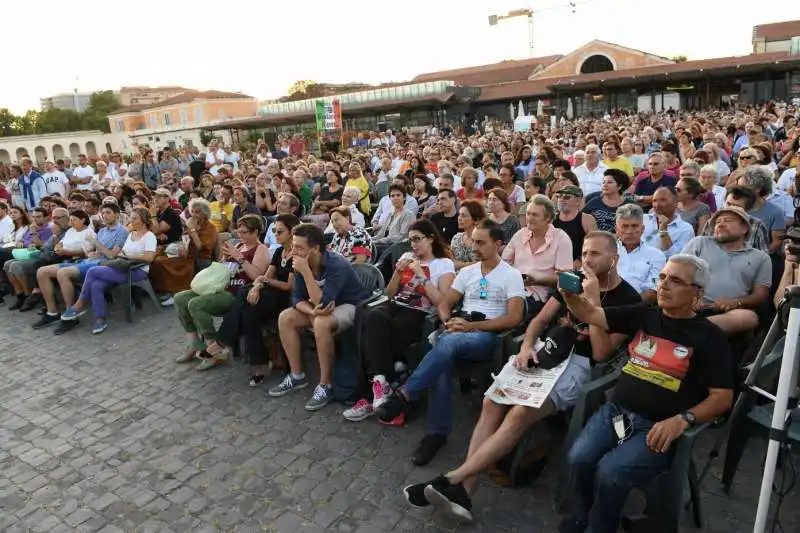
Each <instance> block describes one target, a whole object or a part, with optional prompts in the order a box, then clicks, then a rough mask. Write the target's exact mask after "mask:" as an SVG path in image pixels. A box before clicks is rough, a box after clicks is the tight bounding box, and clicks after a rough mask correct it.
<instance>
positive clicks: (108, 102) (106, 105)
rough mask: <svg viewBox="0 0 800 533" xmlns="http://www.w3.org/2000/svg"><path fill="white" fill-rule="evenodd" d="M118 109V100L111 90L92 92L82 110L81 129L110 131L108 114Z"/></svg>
mask: <svg viewBox="0 0 800 533" xmlns="http://www.w3.org/2000/svg"><path fill="white" fill-rule="evenodd" d="M117 109H119V100H117V96H116V95H115V94H114V92H113V91H100V92H97V93H92V96H91V98H90V99H89V105H88V106H87V107H86V111H84V112H83V129H87V130H101V131H104V132H106V133H110V132H111V129H110V127H109V125H108V114H109V113H111V112H112V111H116V110H117Z"/></svg>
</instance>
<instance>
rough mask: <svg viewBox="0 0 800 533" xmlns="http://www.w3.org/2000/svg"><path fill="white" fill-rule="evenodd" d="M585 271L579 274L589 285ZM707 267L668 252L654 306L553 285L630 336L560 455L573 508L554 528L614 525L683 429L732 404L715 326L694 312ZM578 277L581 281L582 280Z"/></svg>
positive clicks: (666, 463) (580, 311)
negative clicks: (605, 303)
mask: <svg viewBox="0 0 800 533" xmlns="http://www.w3.org/2000/svg"><path fill="white" fill-rule="evenodd" d="M592 278H593V276H592V274H591V273H587V282H589V283H597V280H596V279H594V280H593V279H592ZM710 278H711V271H710V270H709V267H708V264H707V263H706V262H705V261H703V260H702V259H700V258H698V257H695V256H693V255H683V254H678V255H674V256H672V257H671V258H670V259H669V261H668V262H667V264H666V266H665V267H664V269H663V270H662V271H661V273H660V274H659V277H658V298H657V303H658V306H657V307H648V306H645V305H643V304H639V305H627V306H621V307H606V308H603V307H601V306H600V305H598V304H597V303H596V302H592V301H591V300H590V299H589V298H587V296H586V295H585V294H586V293H588V292H589V291H587V290H585V289H584V292H585V294H584V295H578V294H573V293H570V292H567V291H565V290H563V288H562V290H561V291H560V292H561V295H562V296H563V298H564V301H565V302H566V304H567V307H568V308H569V310H570V312H571V313H572V314H573V315H574V316H575V319H576V320H577V321H579V322H582V323H585V324H589V325H590V326H595V327H597V328H599V329H600V330H601V331H607V332H609V333H622V334H626V335H630V336H632V338H633V340H632V341H631V342H630V343H629V344H628V353H629V356H630V358H629V360H628V362H627V364H626V365H625V367H624V368H623V370H622V372H621V373H620V376H619V380H618V381H617V385H616V387H615V388H614V392H613V395H612V397H611V398H610V401H608V402H606V403H605V404H604V405H603V406H602V407H600V409H599V410H598V411H597V412H596V413H595V414H594V415H593V416H592V418H591V419H589V421H588V422H587V423H586V426H584V428H583V431H582V432H581V434H580V435H579V436H578V438H577V440H576V441H575V443H574V444H573V445H572V448H571V449H570V450H569V451H568V453H567V464H566V467H567V468H569V469H570V471H571V472H572V473H573V474H574V476H575V480H576V483H575V489H576V492H577V495H578V506H577V508H576V509H575V511H574V514H573V515H572V516H569V517H566V518H565V519H564V520H563V521H562V522H561V524H560V526H559V528H558V531H559V533H583V532H584V531H591V532H592V533H614V532H616V531H617V529H618V528H619V521H620V517H621V515H622V510H623V507H624V506H625V501H626V500H627V498H628V494H629V493H630V491H631V490H632V489H633V488H634V487H641V486H643V485H645V484H647V483H648V482H649V481H650V480H652V479H654V478H655V477H656V476H658V475H659V474H661V473H662V472H664V471H665V470H667V469H668V468H669V467H670V464H671V463H672V457H673V454H672V453H671V452H672V450H673V448H674V446H673V444H674V443H675V442H676V441H677V440H678V439H679V438H680V436H681V435H682V434H683V432H684V431H686V430H687V429H689V428H690V427H692V426H694V425H695V424H698V423H703V422H710V421H712V420H715V419H716V418H718V417H719V416H721V415H723V414H725V413H726V412H727V411H728V410H729V409H730V407H731V404H732V402H733V390H732V389H733V376H734V370H733V362H732V359H731V356H730V351H729V349H728V339H727V338H726V336H725V334H724V333H723V332H722V331H721V330H720V329H719V327H717V326H716V325H714V324H713V323H711V322H710V321H709V320H708V319H707V318H704V317H702V316H701V315H698V314H697V313H696V312H695V309H694V304H695V302H696V301H697V300H698V299H699V298H702V296H703V290H704V288H705V287H706V286H708V284H709V281H710ZM585 283H586V282H585Z"/></svg>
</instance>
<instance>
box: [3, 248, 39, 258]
mask: <svg viewBox="0 0 800 533" xmlns="http://www.w3.org/2000/svg"><path fill="white" fill-rule="evenodd" d="M40 255H42V251H41V250H39V249H36V248H14V249H13V250H11V257H13V258H14V259H16V260H17V261H28V260H30V259H39V256H40Z"/></svg>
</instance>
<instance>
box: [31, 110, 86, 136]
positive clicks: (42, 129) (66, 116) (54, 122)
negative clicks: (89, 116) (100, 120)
mask: <svg viewBox="0 0 800 533" xmlns="http://www.w3.org/2000/svg"><path fill="white" fill-rule="evenodd" d="M82 127H83V115H82V114H81V113H78V112H77V111H73V110H72V109H48V110H47V111H42V112H41V113H39V122H38V127H37V128H36V131H37V133H60V132H63V131H80V130H81V128H82Z"/></svg>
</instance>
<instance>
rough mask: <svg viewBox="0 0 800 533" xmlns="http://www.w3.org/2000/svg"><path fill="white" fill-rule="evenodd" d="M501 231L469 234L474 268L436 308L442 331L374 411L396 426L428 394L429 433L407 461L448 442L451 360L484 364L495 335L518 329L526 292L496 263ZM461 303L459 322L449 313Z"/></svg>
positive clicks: (488, 224) (427, 457) (425, 459)
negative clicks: (481, 362)
mask: <svg viewBox="0 0 800 533" xmlns="http://www.w3.org/2000/svg"><path fill="white" fill-rule="evenodd" d="M502 246H503V230H502V228H501V227H500V225H499V224H496V223H495V222H492V221H490V220H484V221H483V222H481V223H480V224H478V226H476V227H475V230H474V231H473V234H472V249H473V253H474V254H475V259H477V260H478V262H477V263H475V264H472V265H469V266H467V267H464V268H462V269H461V270H460V271H459V273H458V275H457V276H456V279H455V280H454V281H453V285H452V286H451V287H450V289H449V290H448V292H447V293H446V294H445V296H444V298H443V299H442V301H441V302H440V303H439V306H438V314H439V318H440V319H441V321H442V323H443V324H442V329H441V330H440V331H439V332H437V337H436V340H435V342H434V346H433V348H432V349H431V350H430V351H429V352H428V353H427V354H426V355H425V358H424V359H423V360H422V362H421V363H420V364H419V366H418V367H417V369H416V370H415V371H414V373H412V374H411V376H409V378H408V380H407V381H406V382H405V384H404V385H403V386H402V387H400V388H399V389H398V390H397V391H396V393H395V394H394V395H393V396H392V397H390V398H389V399H388V400H387V401H386V403H384V404H383V405H381V406H380V407H379V408H378V409H377V411H376V412H377V415H378V418H379V419H380V420H381V422H384V423H387V424H398V423H402V422H401V421H402V420H404V418H405V413H406V411H407V408H408V405H409V403H410V402H413V401H415V400H416V399H417V398H419V396H420V394H422V392H423V391H425V390H426V389H430V390H429V392H428V429H427V431H426V435H425V437H424V438H423V439H422V442H421V443H420V445H419V446H418V447H417V449H416V450H415V452H414V454H413V457H412V461H413V462H414V463H415V464H417V465H419V466H421V465H425V464H427V463H429V462H430V461H431V459H433V457H434V456H435V455H436V453H437V452H438V451H439V449H440V448H441V447H442V446H444V444H445V442H446V441H447V435H448V434H449V433H450V430H451V427H452V411H451V405H450V396H451V393H452V389H453V366H454V365H455V364H456V360H458V359H464V360H469V361H489V360H491V359H492V357H493V355H494V342H495V337H496V335H497V332H500V331H503V330H506V329H510V328H513V327H515V326H517V325H518V324H519V323H520V322H521V321H522V318H523V311H524V298H525V295H526V292H525V286H524V284H523V283H522V274H520V273H519V271H518V270H516V269H515V268H514V267H512V266H511V265H509V264H508V263H506V262H504V261H503V260H502V259H501V258H500V249H501V248H502ZM462 299H463V305H462V308H461V311H459V312H458V314H457V315H458V316H456V315H455V314H454V313H453V311H452V310H453V307H454V306H455V305H456V304H457V303H458V302H459V301H462Z"/></svg>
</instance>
